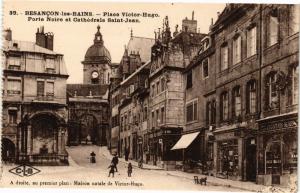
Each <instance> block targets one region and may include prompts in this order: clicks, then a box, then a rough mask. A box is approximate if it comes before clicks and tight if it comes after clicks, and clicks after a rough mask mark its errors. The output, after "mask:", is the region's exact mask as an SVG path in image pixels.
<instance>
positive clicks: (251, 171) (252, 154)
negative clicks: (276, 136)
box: [246, 139, 256, 182]
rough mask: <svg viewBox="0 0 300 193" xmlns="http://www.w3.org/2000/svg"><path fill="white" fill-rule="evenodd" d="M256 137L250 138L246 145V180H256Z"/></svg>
mask: <svg viewBox="0 0 300 193" xmlns="http://www.w3.org/2000/svg"><path fill="white" fill-rule="evenodd" d="M254 142H255V139H248V140H247V146H246V180H247V181H252V182H255V181H256V145H255V143H254Z"/></svg>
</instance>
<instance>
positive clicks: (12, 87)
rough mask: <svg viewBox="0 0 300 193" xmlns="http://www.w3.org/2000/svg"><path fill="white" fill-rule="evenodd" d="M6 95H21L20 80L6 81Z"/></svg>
mask: <svg viewBox="0 0 300 193" xmlns="http://www.w3.org/2000/svg"><path fill="white" fill-rule="evenodd" d="M7 94H8V95H19V94H21V80H17V79H8V81H7Z"/></svg>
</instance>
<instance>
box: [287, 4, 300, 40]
mask: <svg viewBox="0 0 300 193" xmlns="http://www.w3.org/2000/svg"><path fill="white" fill-rule="evenodd" d="M289 22H290V25H289V35H293V34H295V33H297V32H299V28H300V5H296V4H295V5H291V8H290V19H289Z"/></svg>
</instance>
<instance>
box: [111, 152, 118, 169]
mask: <svg viewBox="0 0 300 193" xmlns="http://www.w3.org/2000/svg"><path fill="white" fill-rule="evenodd" d="M111 163H112V164H113V165H114V167H115V169H116V172H118V168H117V165H118V163H119V158H118V155H117V154H115V155H114V157H113V158H112V160H111Z"/></svg>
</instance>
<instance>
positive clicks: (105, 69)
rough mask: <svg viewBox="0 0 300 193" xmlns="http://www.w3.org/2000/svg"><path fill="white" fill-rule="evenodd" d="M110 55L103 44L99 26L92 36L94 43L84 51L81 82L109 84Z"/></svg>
mask: <svg viewBox="0 0 300 193" xmlns="http://www.w3.org/2000/svg"><path fill="white" fill-rule="evenodd" d="M110 63H111V57H110V53H109V51H108V50H107V49H106V48H105V46H104V41H103V38H102V34H101V33H100V26H97V32H96V33H95V37H94V44H93V45H91V46H90V47H89V48H88V50H87V51H86V54H85V57H84V61H82V64H83V84H102V85H103V84H109V78H110V74H111V65H110Z"/></svg>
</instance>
